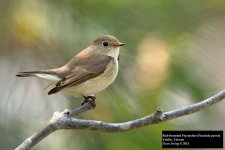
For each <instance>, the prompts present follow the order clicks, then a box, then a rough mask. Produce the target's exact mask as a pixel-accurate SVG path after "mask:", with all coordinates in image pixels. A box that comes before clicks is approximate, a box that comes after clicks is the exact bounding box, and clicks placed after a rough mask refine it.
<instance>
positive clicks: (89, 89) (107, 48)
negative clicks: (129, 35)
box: [16, 35, 125, 108]
mask: <svg viewBox="0 0 225 150" xmlns="http://www.w3.org/2000/svg"><path fill="white" fill-rule="evenodd" d="M123 45H125V43H121V42H119V40H118V39H117V38H115V37H114V36H112V35H102V36H100V37H98V38H97V39H96V40H94V41H93V42H92V44H91V45H90V46H88V47H87V48H85V49H84V50H82V51H80V52H79V53H78V54H77V55H75V56H74V57H73V58H72V59H71V60H70V61H69V62H67V63H66V64H65V65H63V66H62V67H59V68H55V69H47V70H38V71H25V72H17V73H16V76H17V77H39V78H42V79H44V80H47V81H49V82H51V83H53V84H54V87H53V88H52V89H51V90H50V91H49V92H48V95H51V94H55V93H58V92H60V91H64V92H66V93H69V94H71V95H73V96H83V97H84V101H83V103H82V105H84V104H85V103H87V102H90V103H91V104H92V106H93V107H94V108H95V107H96V103H95V99H96V96H95V95H96V93H98V92H100V91H102V90H104V89H106V88H107V87H108V86H109V85H111V84H112V83H113V82H114V80H115V79H116V77H117V74H118V69H119V65H118V60H119V53H120V47H121V46H123Z"/></svg>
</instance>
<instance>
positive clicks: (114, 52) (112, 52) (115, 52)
mask: <svg viewBox="0 0 225 150" xmlns="http://www.w3.org/2000/svg"><path fill="white" fill-rule="evenodd" d="M119 53H120V48H119V47H118V48H115V49H112V50H110V51H109V52H108V53H107V55H108V56H111V57H113V58H115V59H116V60H117V59H118V56H119Z"/></svg>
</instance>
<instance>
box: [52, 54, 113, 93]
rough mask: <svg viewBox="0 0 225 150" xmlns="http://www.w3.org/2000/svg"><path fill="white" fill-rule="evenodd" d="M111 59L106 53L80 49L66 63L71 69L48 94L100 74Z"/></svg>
mask: <svg viewBox="0 0 225 150" xmlns="http://www.w3.org/2000/svg"><path fill="white" fill-rule="evenodd" d="M112 60H113V58H112V57H110V56H107V55H103V54H99V53H93V52H92V53H90V52H89V53H87V52H86V51H82V52H81V53H79V54H78V55H77V56H76V57H74V58H73V59H72V60H71V61H70V62H69V63H67V64H66V65H67V67H68V68H70V69H69V70H71V71H70V72H69V73H68V74H67V75H66V76H65V77H64V78H63V79H62V80H61V81H59V82H58V83H57V84H56V86H55V87H54V88H53V89H51V90H50V91H49V92H48V94H49V95H50V94H54V93H57V92H59V91H61V90H62V89H64V88H66V87H71V86H77V85H79V84H81V83H83V82H85V81H87V80H89V79H92V78H95V77H97V76H99V75H101V74H102V73H104V71H105V69H106V67H107V65H108V64H109V63H110V61H112Z"/></svg>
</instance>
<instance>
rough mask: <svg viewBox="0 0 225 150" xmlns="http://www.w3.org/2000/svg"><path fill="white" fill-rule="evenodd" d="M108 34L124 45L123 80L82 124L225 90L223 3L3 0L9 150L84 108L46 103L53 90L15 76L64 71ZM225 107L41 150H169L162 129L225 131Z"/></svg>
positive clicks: (63, 99) (62, 134)
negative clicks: (62, 114)
mask: <svg viewBox="0 0 225 150" xmlns="http://www.w3.org/2000/svg"><path fill="white" fill-rule="evenodd" d="M103 34H111V35H114V36H115V37H117V38H118V39H119V40H120V41H121V42H125V43H126V46H125V47H123V48H122V49H121V57H120V58H121V59H120V62H119V63H120V70H119V74H118V77H117V79H116V81H115V82H114V84H113V85H111V86H110V87H109V88H107V90H105V91H103V92H101V93H98V94H97V107H96V108H95V109H94V110H91V111H88V112H86V113H84V114H82V115H81V116H79V118H84V119H94V120H101V121H106V122H124V121H128V120H133V119H136V118H140V117H143V116H145V115H147V114H150V113H152V112H154V111H155V110H156V108H157V107H162V108H164V111H169V110H172V109H175V108H179V107H183V106H186V105H188V104H192V103H195V102H197V101H200V100H202V99H204V98H207V97H209V96H211V95H213V94H215V93H216V92H218V91H220V90H222V89H224V87H225V67H224V64H225V1H224V0H198V1H195V0H182V1H181V0H170V1H165V0H164V1H163V0H151V1H150V0H143V1H138V0H123V1H120V0H108V1H101V0H94V1H87V0H80V1H78V0H77V1H75V0H74V1H72V0H64V1H61V0H55V1H50V0H32V1H28V0H10V1H7V0H0V70H1V71H0V91H1V93H0V135H1V136H0V138H1V139H0V145H1V149H4V150H7V149H13V148H15V147H16V146H18V145H19V144H20V143H21V142H22V141H23V140H25V139H26V138H27V137H29V136H30V135H31V134H33V133H34V132H35V131H37V130H38V129H39V128H41V127H42V126H44V125H45V124H46V123H47V121H48V120H49V119H50V118H51V116H52V114H53V112H54V111H62V110H64V109H65V108H69V109H72V108H76V107H79V106H80V104H81V102H82V101H83V99H82V98H73V97H70V96H65V95H63V94H60V93H59V94H55V95H51V96H48V95H47V92H48V90H44V87H46V85H48V83H46V82H45V81H42V80H40V79H36V78H16V77H15V73H16V72H17V71H28V70H39V69H48V68H56V67H60V66H62V65H63V64H65V63H66V62H67V61H68V60H70V59H71V58H72V57H73V56H74V55H75V54H76V53H77V52H79V51H80V50H82V49H84V48H85V47H86V46H87V45H89V44H90V43H91V42H92V41H93V40H94V39H95V38H96V37H97V36H100V35H103ZM224 105H225V102H221V103H220V104H217V105H215V106H213V107H211V108H209V109H207V110H205V111H201V112H199V113H195V114H193V115H190V116H186V117H182V118H179V119H175V120H172V121H168V122H165V123H161V124H157V125H153V126H148V127H145V128H140V129H135V130H132V131H129V132H123V133H102V132H98V131H89V130H73V131H71V130H68V131H65V130H61V131H57V132H55V133H53V134H51V135H50V136H48V137H47V138H45V139H44V140H43V141H41V142H40V143H39V144H38V145H37V146H35V147H34V149H35V150H46V149H48V150H62V149H67V150H74V149H76V150H89V149H92V150H99V149H107V150H114V149H118V150H124V149H130V150H142V149H161V131H162V130H213V129H219V130H223V129H225V119H224V118H225V109H224Z"/></svg>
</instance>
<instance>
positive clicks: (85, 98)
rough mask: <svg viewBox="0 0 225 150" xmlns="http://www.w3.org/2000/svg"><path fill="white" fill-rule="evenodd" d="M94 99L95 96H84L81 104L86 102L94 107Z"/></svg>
mask: <svg viewBox="0 0 225 150" xmlns="http://www.w3.org/2000/svg"><path fill="white" fill-rule="evenodd" d="M95 99H96V97H95V96H84V101H83V103H82V104H81V105H84V104H86V103H90V104H91V105H92V108H93V109H94V108H95V107H96V104H95Z"/></svg>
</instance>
